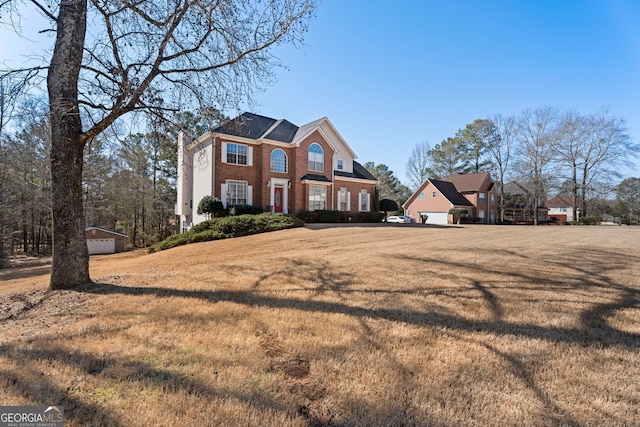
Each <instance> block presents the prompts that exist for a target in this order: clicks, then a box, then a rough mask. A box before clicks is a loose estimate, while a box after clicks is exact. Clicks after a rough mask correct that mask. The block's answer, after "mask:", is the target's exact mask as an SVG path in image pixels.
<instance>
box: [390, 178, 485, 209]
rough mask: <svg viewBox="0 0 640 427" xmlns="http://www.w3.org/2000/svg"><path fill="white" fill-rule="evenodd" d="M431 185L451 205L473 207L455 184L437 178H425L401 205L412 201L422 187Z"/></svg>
mask: <svg viewBox="0 0 640 427" xmlns="http://www.w3.org/2000/svg"><path fill="white" fill-rule="evenodd" d="M429 184H431V185H433V186H434V187H435V188H436V189H437V190H438V191H439V192H440V194H442V195H443V196H444V198H445V199H447V200H448V201H449V202H450V203H451V204H452V205H453V206H471V207H473V203H471V202H470V201H469V200H467V198H466V197H464V196H463V195H462V194H461V193H460V192H458V190H457V189H456V186H455V185H453V183H452V182H448V181H442V180H439V179H430V178H429V179H426V180H425V181H424V182H423V183H422V184H420V187H418V189H417V190H416V191H414V193H413V194H412V195H411V197H409V198H408V199H407V201H406V202H404V204H403V205H402V206H403V207H405V206H407V205H409V203H410V202H413V201H414V200H415V199H416V197H418V194H420V193H421V192H422V191H424V189H425V188H426V187H427V186H428V185H429Z"/></svg>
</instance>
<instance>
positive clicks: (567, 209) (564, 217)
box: [547, 194, 582, 223]
mask: <svg viewBox="0 0 640 427" xmlns="http://www.w3.org/2000/svg"><path fill="white" fill-rule="evenodd" d="M581 200H582V199H581ZM547 208H549V218H557V221H558V222H560V223H568V222H571V221H573V220H574V218H573V197H571V196H567V195H564V194H559V195H557V196H556V197H554V198H553V199H550V200H547ZM576 214H578V211H576ZM576 216H579V215H576ZM575 219H576V221H577V220H578V219H580V218H575Z"/></svg>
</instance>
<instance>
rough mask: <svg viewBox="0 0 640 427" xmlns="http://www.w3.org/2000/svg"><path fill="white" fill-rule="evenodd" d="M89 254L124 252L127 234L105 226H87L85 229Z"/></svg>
mask: <svg viewBox="0 0 640 427" xmlns="http://www.w3.org/2000/svg"><path fill="white" fill-rule="evenodd" d="M84 234H85V237H86V239H87V248H89V255H97V254H114V253H116V252H124V250H125V248H126V245H127V235H126V234H124V233H120V232H119V231H115V230H109V229H108V228H103V227H87V228H85V230H84Z"/></svg>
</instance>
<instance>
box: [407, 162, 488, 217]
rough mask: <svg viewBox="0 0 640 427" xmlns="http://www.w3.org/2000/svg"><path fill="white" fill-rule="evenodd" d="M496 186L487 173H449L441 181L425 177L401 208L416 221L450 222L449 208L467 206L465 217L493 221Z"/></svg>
mask: <svg viewBox="0 0 640 427" xmlns="http://www.w3.org/2000/svg"><path fill="white" fill-rule="evenodd" d="M497 200H498V195H497V189H496V186H495V185H494V183H493V181H492V180H491V177H490V176H489V174H488V173H487V172H481V173H471V174H460V173H456V174H453V175H449V176H448V177H446V178H445V179H444V180H436V179H427V180H425V181H424V182H423V183H422V184H421V185H420V187H418V189H417V190H416V191H415V192H414V193H413V194H412V195H411V197H409V199H408V200H407V201H406V202H405V204H404V205H402V207H403V208H404V212H405V215H406V216H408V217H410V218H413V219H414V220H415V221H416V222H422V219H423V218H426V223H427V224H450V223H452V222H453V220H454V218H453V215H452V214H450V213H449V211H450V210H451V209H454V208H456V209H466V210H467V212H468V217H469V218H470V219H471V220H472V221H474V222H479V223H484V224H495V223H496V218H497V217H496V213H497Z"/></svg>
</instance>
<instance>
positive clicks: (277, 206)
mask: <svg viewBox="0 0 640 427" xmlns="http://www.w3.org/2000/svg"><path fill="white" fill-rule="evenodd" d="M283 195H284V188H282V187H275V188H274V189H273V211H274V212H282V200H283V198H284V197H283Z"/></svg>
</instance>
